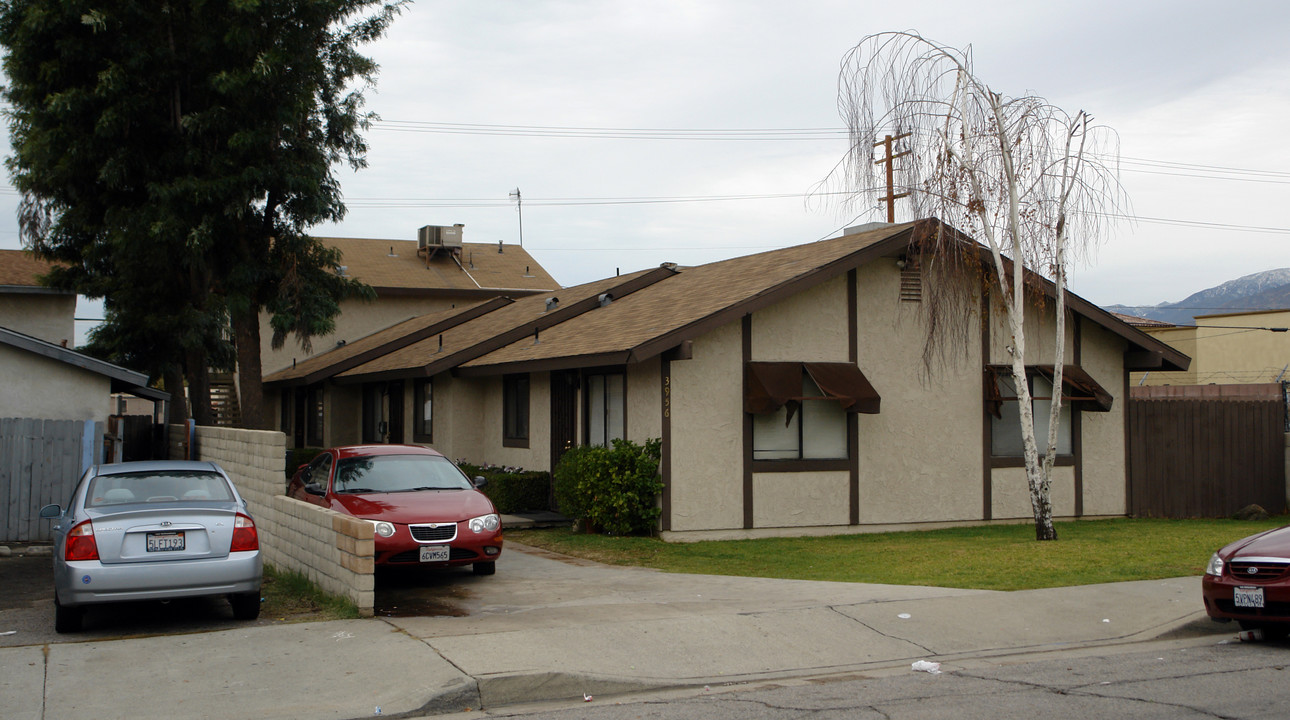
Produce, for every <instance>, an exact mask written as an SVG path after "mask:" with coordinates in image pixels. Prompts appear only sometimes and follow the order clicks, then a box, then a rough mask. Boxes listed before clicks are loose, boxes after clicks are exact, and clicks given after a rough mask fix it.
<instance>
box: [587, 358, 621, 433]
mask: <svg viewBox="0 0 1290 720" xmlns="http://www.w3.org/2000/svg"><path fill="white" fill-rule="evenodd" d="M626 407H627V382H626V376H625V375H622V374H618V373H610V374H603V375H588V376H587V444H588V445H604V446H608V445H609V444H610V443H612V442H613V441H614V440H616V439H617V440H621V439H624V438H625V437H626V434H625V430H626V410H625V408H626Z"/></svg>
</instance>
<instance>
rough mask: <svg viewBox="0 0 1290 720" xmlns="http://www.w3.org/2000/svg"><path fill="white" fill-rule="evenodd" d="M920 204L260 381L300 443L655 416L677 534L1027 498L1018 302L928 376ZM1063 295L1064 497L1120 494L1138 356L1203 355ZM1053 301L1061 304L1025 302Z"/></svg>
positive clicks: (513, 457)
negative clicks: (914, 219) (1014, 336)
mask: <svg viewBox="0 0 1290 720" xmlns="http://www.w3.org/2000/svg"><path fill="white" fill-rule="evenodd" d="M916 227H917V224H916V223H908V224H902V225H889V226H888V225H884V226H880V227H878V228H876V229H870V230H867V231H863V232H856V233H851V234H847V235H845V236H843V237H840V238H833V239H830V240H825V241H821V242H816V243H810V244H806V245H799V246H794V247H789V248H785V249H783V250H776V251H772V252H767V253H761V254H758V255H751V256H747V257H742V258H735V259H732V260H727V261H723V262H717V263H711V264H708V265H702V266H698V267H690V268H676V267H674V266H670V265H669V266H664V267H661V268H658V269H656V270H652V271H647V272H641V273H636V274H633V275H627V276H623V277H621V278H612V279H608V280H603V281H599V282H596V283H588V284H586V285H581V286H577V287H573V288H565V289H563V290H560V291H559V292H558V293H552V294H549V295H548V294H543V295H538V296H533V297H525V298H519V299H516V300H514V301H513V302H508V301H494V302H495V304H496V307H489V306H488V303H481V304H478V305H474V306H471V307H469V308H464V309H458V310H450V311H443V312H439V313H434V314H430V315H426V316H423V317H421V318H418V319H416V320H412V321H408V322H407V323H405V324H404V325H401V326H398V327H393V328H390V329H388V330H386V331H385V332H383V333H377V334H374V335H372V336H370V337H368V338H364V339H361V340H358V341H355V342H352V343H349V344H348V345H346V346H345V347H344V348H338V349H336V350H333V351H332V352H329V353H327V354H324V355H320V356H318V357H316V358H313V359H312V360H310V361H309V362H308V363H301V364H298V365H297V367H296V368H294V369H289V370H284V371H282V372H279V373H275V374H273V375H271V376H269V377H266V384H267V385H268V387H269V388H270V389H271V390H276V391H277V392H279V393H280V395H281V397H282V403H281V408H282V418H281V419H282V421H283V429H284V430H287V431H288V432H289V433H291V432H293V431H300V432H299V434H297V435H296V437H297V441H298V444H305V443H303V442H299V441H300V440H301V439H308V440H309V442H308V444H320V445H335V444H345V443H355V442H360V441H366V442H371V441H375V442H381V441H388V442H413V443H425V444H432V445H433V446H434V447H436V448H437V449H439V450H440V451H442V452H444V453H445V454H446V455H448V456H449V457H452V458H456V459H464V460H468V461H471V462H475V463H485V462H487V463H494V464H502V465H513V466H521V467H526V468H529V469H550V468H551V467H552V466H553V464H554V463H555V461H556V460H557V459H558V457H559V456H560V454H561V453H562V452H563V450H565V449H567V448H568V447H571V446H573V445H575V444H604V443H607V442H608V441H610V440H612V439H614V438H620V437H621V438H628V439H631V440H633V441H636V442H643V441H645V440H646V439H649V438H661V439H662V444H663V463H662V468H661V471H662V475H663V481H664V484H665V490H664V493H663V497H662V504H663V517H662V521H661V523H662V527H661V529H662V531H663V534H664V536H665V537H668V538H671V539H701V538H716V537H747V536H760V535H784V534H805V533H842V532H864V531H874V530H884V529H892V528H912V527H925V526H934V525H946V524H969V523H980V522H989V521H1016V520H1022V519H1026V518H1029V517H1030V516H1031V512H1030V504H1029V499H1028V491H1027V485H1026V479H1025V473H1024V468H1023V467H1022V465H1023V463H1022V460H1021V457H1020V448H1019V436H1018V434H1017V432H1016V431H1015V416H1016V414H1017V412H1018V411H1017V408H1016V400H1015V396H1014V395H1012V393H1011V392H1010V387H1011V385H1010V380H1009V379H1008V378H1009V377H1010V376H1009V375H1008V374H1007V373H1006V372H1001V371H1000V369H999V367H1000V366H1002V365H1004V364H1006V363H1008V362H1009V361H1010V360H1009V357H1008V352H1007V348H1006V345H1007V342H1006V341H1005V338H1006V337H1007V334H1006V329H1005V328H1006V321H1005V320H1004V319H1003V318H1002V316H1001V314H1000V313H999V312H993V311H992V312H989V313H988V314H987V315H986V317H988V318H989V322H984V323H983V322H981V313H977V314H976V315H975V316H974V319H973V320H972V323H973V327H971V328H969V332H968V334H967V338H968V342H967V345H966V347H964V348H961V349H959V350H958V352H961V353H962V356H961V357H959V358H958V360H957V362H951V363H949V364H948V366H947V367H942V368H938V369H936V370H935V371H934V372H933V373H931V375H930V377H927V376H925V374H924V373H923V368H922V364H921V363H922V359H921V356H922V348H923V336H924V334H923V328H924V325H923V323H924V316H923V313H922V312H921V311H920V307H921V306H920V300H919V293H917V292H910V270H909V269H907V268H906V269H902V268H903V267H904V265H905V264H904V263H903V262H901V261H902V260H903V258H904V256H905V255H906V253H907V252H908V251H909V246H910V242H911V240H912V238H913V237H914V230H915V228H916ZM902 281H903V282H902ZM913 281H914V284H915V286H917V285H918V284H919V280H918V278H917V275H916V274H915V275H914V276H913ZM556 296H558V300H556V299H553V298H556ZM1067 298H1068V301H1067V308H1068V310H1069V311H1070V313H1071V315H1070V321H1069V322H1068V325H1067V328H1068V329H1067V343H1066V347H1067V351H1066V358H1065V365H1066V373H1065V378H1066V379H1065V382H1064V391H1063V396H1064V398H1065V400H1066V403H1065V405H1066V408H1067V409H1066V411H1065V415H1064V417H1065V418H1066V421H1065V422H1064V423H1063V429H1062V431H1061V434H1060V440H1059V443H1060V446H1061V456H1060V457H1059V459H1058V462H1057V465H1058V467H1057V468H1056V469H1055V471H1054V474H1053V490H1052V497H1053V501H1054V504H1055V508H1056V512H1055V514H1056V515H1057V516H1062V517H1089V516H1121V515H1124V514H1125V513H1126V491H1127V474H1126V465H1127V462H1126V452H1127V448H1126V445H1125V433H1126V418H1125V412H1124V405H1125V402H1124V399H1125V397H1126V395H1127V392H1126V389H1127V383H1128V372H1129V370H1130V369H1136V368H1145V367H1153V368H1164V369H1169V370H1182V369H1185V368H1186V367H1187V363H1188V358H1187V357H1186V355H1184V354H1183V353H1180V352H1178V351H1176V350H1174V349H1172V348H1170V347H1168V346H1166V345H1164V344H1163V343H1160V342H1159V341H1157V340H1155V339H1153V338H1151V337H1150V336H1148V335H1146V334H1144V333H1142V332H1140V331H1138V330H1136V329H1134V328H1132V327H1130V326H1128V325H1126V324H1125V323H1123V322H1121V321H1119V320H1117V319H1115V318H1114V317H1112V316H1111V315H1110V314H1108V313H1106V312H1104V311H1102V310H1101V309H1099V308H1097V307H1096V306H1094V305H1092V304H1090V303H1088V302H1087V301H1085V300H1083V299H1082V298H1079V297H1078V296H1074V295H1068V296H1067ZM973 303H974V304H975V305H976V306H980V305H981V304H982V301H981V300H980V299H973ZM1050 307H1051V302H1050ZM1052 322H1053V319H1052V314H1051V310H1049V311H1048V314H1047V315H1046V316H1044V317H1036V318H1033V319H1032V322H1031V324H1032V327H1034V328H1041V327H1048V328H1050V332H1051V326H1052ZM1039 337H1040V335H1038V334H1036V335H1035V336H1034V337H1033V338H1032V339H1031V347H1032V348H1037V350H1036V352H1035V357H1033V359H1031V362H1032V363H1034V364H1033V365H1032V366H1031V378H1030V382H1031V385H1032V390H1033V392H1034V395H1035V396H1036V400H1035V406H1036V409H1037V410H1040V411H1043V408H1044V404H1045V401H1046V399H1047V398H1048V397H1051V385H1050V384H1049V383H1048V378H1049V373H1050V372H1051V367H1050V365H1051V363H1052V361H1053V358H1052V357H1051V350H1049V353H1050V355H1049V356H1048V357H1045V356H1044V351H1043V348H1044V347H1049V348H1051V347H1052V343H1051V340H1047V341H1044V340H1041V339H1038V338H1039ZM1050 337H1051V336H1050ZM1045 363H1048V364H1049V366H1045ZM303 407H307V408H308V409H307V410H304V411H303V412H299V411H298V409H299V408H303ZM301 417H304V418H305V419H306V422H305V425H306V426H307V429H308V432H304V431H303V430H301V427H300V423H297V422H295V421H296V419H298V418H301ZM395 431H397V432H395ZM305 435H309V436H310V437H309V438H304V436H305ZM314 441H317V442H314Z"/></svg>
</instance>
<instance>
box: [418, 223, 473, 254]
mask: <svg viewBox="0 0 1290 720" xmlns="http://www.w3.org/2000/svg"><path fill="white" fill-rule="evenodd" d="M465 227H466V226H465V225H462V224H461V223H458V224H456V225H452V226H443V225H426V226H425V227H423V228H421V229H420V230H417V249H418V250H426V249H428V248H457V249H461V234H462V229H463V228H465Z"/></svg>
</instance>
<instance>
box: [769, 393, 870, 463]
mask: <svg viewBox="0 0 1290 720" xmlns="http://www.w3.org/2000/svg"><path fill="white" fill-rule="evenodd" d="M802 397H803V398H804V399H803V400H801V402H800V405H799V403H787V404H785V405H783V406H781V407H780V408H779V409H777V410H775V411H774V412H768V413H757V414H754V415H753V459H754V460H845V459H846V458H847V413H846V411H845V410H844V409H843V408H842V405H841V404H839V402H838V401H837V400H833V399H829V398H826V397H825V394H824V392H823V391H822V390H820V388H819V386H818V385H816V384H815V381H814V380H812V379H811V376H810V375H809V374H807V373H805V372H803V373H802Z"/></svg>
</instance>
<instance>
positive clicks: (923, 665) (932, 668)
mask: <svg viewBox="0 0 1290 720" xmlns="http://www.w3.org/2000/svg"><path fill="white" fill-rule="evenodd" d="M910 669H911V670H916V671H918V672H925V673H931V674H932V675H940V674H941V664H940V663H938V662H932V661H930V660H919V661H917V662H915V663H914V664H913V665H910Z"/></svg>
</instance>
